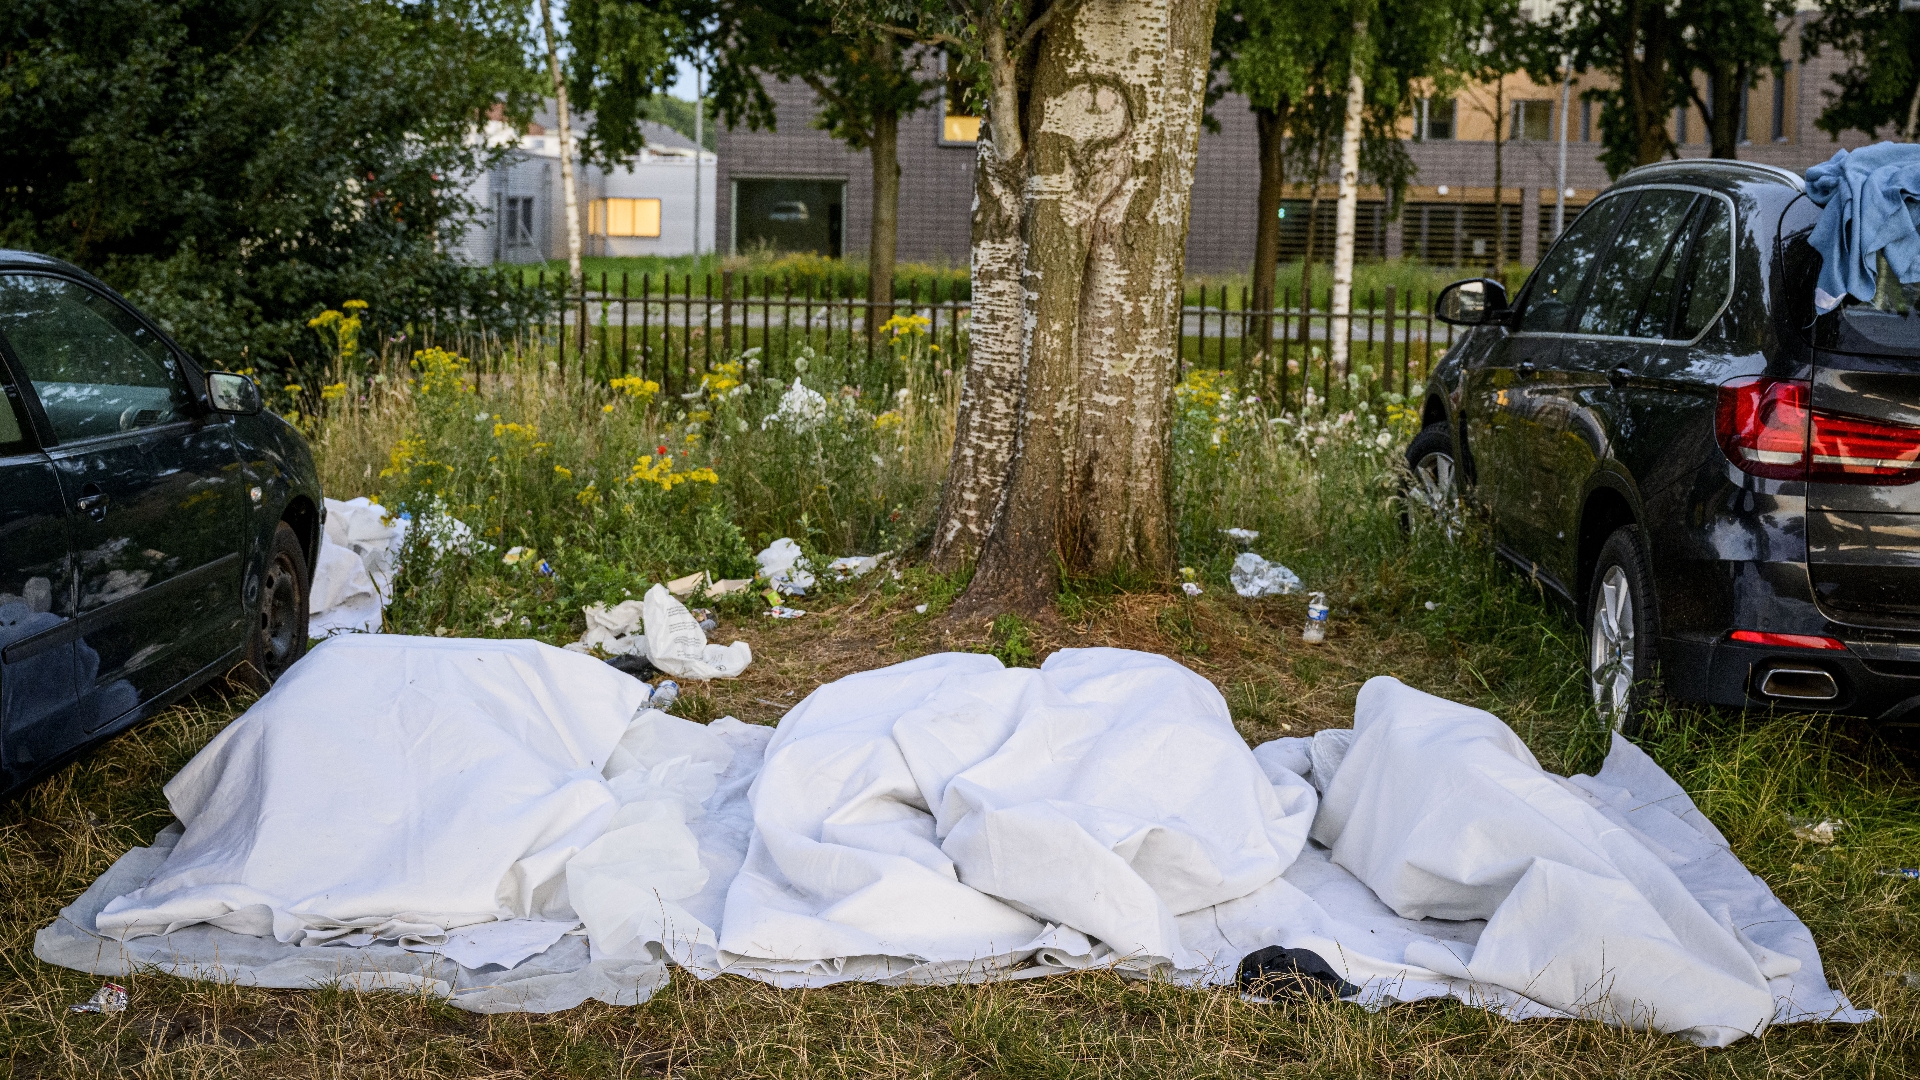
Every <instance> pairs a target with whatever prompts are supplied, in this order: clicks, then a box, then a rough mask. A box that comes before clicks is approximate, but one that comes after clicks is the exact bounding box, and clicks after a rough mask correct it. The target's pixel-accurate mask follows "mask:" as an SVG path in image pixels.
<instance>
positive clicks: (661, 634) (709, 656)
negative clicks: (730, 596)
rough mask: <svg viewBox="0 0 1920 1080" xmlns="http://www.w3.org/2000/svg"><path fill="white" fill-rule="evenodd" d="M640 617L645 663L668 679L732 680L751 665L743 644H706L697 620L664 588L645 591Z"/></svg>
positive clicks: (750, 654) (749, 651)
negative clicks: (642, 629)
mask: <svg viewBox="0 0 1920 1080" xmlns="http://www.w3.org/2000/svg"><path fill="white" fill-rule="evenodd" d="M630 602H631V601H629V603H630ZM640 616H641V621H642V622H643V623H644V624H645V626H646V630H647V640H646V650H647V659H649V660H651V661H653V666H654V667H657V668H659V669H660V670H661V671H664V672H666V673H667V674H669V675H673V676H677V677H679V678H682V679H732V678H737V677H738V676H739V675H740V673H741V672H743V671H745V670H747V665H748V664H751V663H753V647H752V646H750V645H748V644H747V643H746V642H744V641H736V642H734V643H733V644H731V645H709V644H707V634H706V631H704V630H702V629H700V620H698V619H696V618H694V617H693V612H691V611H688V610H687V605H685V604H683V603H681V602H680V601H679V600H677V599H675V598H674V596H673V594H672V593H670V592H668V591H667V589H666V586H664V585H655V586H654V587H653V588H651V589H648V590H647V595H646V599H645V600H644V601H642V603H641V607H640Z"/></svg>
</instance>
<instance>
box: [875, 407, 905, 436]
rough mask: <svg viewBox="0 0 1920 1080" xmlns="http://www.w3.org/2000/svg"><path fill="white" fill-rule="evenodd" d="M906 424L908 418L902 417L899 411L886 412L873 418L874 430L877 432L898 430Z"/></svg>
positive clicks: (890, 410) (889, 410)
mask: <svg viewBox="0 0 1920 1080" xmlns="http://www.w3.org/2000/svg"><path fill="white" fill-rule="evenodd" d="M906 422H907V418H906V417H905V416H902V415H901V413H900V410H899V409H888V410H887V411H886V412H883V413H881V414H880V415H879V416H876V417H874V418H873V429H874V430H875V431H886V430H887V429H889V428H897V427H899V426H900V425H902V424H904V423H906Z"/></svg>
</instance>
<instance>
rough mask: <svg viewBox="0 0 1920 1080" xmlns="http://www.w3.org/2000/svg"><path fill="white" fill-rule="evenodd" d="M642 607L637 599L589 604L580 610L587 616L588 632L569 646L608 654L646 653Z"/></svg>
mask: <svg viewBox="0 0 1920 1080" xmlns="http://www.w3.org/2000/svg"><path fill="white" fill-rule="evenodd" d="M643 606H644V605H642V604H641V602H640V601H638V600H622V601H621V602H619V603H618V604H615V605H613V606H612V607H608V606H606V605H605V604H588V605H587V606H586V607H584V608H581V609H580V613H581V614H582V615H585V616H586V617H587V632H586V633H584V634H582V635H580V640H579V641H576V642H574V643H573V645H569V646H567V648H569V649H572V650H573V651H574V652H591V651H593V650H594V649H599V650H600V651H601V652H603V653H606V654H608V655H609V656H647V636H646V635H645V634H642V633H640V632H639V630H640V618H641V614H640V613H641V611H642V608H643ZM575 646H578V648H575ZM649 659H651V657H649Z"/></svg>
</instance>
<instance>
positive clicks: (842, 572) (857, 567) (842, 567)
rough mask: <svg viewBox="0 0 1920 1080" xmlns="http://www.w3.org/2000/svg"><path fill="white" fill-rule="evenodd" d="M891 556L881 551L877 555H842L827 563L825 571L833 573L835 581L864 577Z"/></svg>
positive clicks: (887, 552)
mask: <svg viewBox="0 0 1920 1080" xmlns="http://www.w3.org/2000/svg"><path fill="white" fill-rule="evenodd" d="M892 554H893V552H891V551H883V552H881V553H880V554H878V555H843V556H841V557H840V558H838V559H835V560H833V561H832V562H830V563H828V564H827V569H828V570H829V571H831V572H832V573H833V580H835V581H845V580H847V579H848V578H857V577H865V576H866V575H868V574H870V573H872V572H873V570H874V568H875V567H877V566H879V565H880V563H881V562H882V561H883V560H885V559H886V558H887V557H888V556H890V555H892Z"/></svg>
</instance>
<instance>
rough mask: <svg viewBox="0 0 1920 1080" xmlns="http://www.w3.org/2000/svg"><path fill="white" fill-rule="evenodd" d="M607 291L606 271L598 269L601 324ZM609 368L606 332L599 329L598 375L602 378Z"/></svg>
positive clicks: (604, 316) (604, 315)
mask: <svg viewBox="0 0 1920 1080" xmlns="http://www.w3.org/2000/svg"><path fill="white" fill-rule="evenodd" d="M609 292H610V290H609V289H608V288H607V272H606V271H605V270H602V271H600V322H601V323H602V324H603V325H604V324H605V323H606V321H607V295H608V293H609ZM609 370H611V369H610V368H609V367H608V366H607V332H606V331H605V330H602V331H600V377H601V378H602V379H604V378H606V377H607V372H608V371H609Z"/></svg>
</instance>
